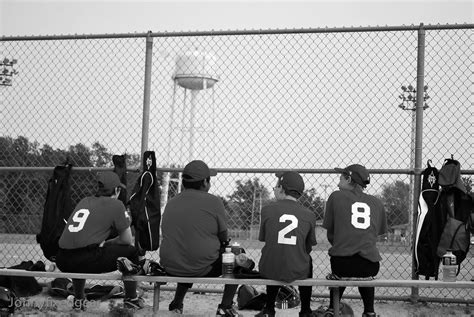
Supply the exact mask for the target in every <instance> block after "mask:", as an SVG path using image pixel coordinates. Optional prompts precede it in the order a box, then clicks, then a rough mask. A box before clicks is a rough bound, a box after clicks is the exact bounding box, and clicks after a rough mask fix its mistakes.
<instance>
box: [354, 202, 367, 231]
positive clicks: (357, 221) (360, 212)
mask: <svg viewBox="0 0 474 317" xmlns="http://www.w3.org/2000/svg"><path fill="white" fill-rule="evenodd" d="M351 212H352V216H351V224H352V225H353V226H354V227H355V228H357V229H367V228H368V227H370V206H369V205H367V204H366V203H362V202H356V203H353V204H352V207H351Z"/></svg>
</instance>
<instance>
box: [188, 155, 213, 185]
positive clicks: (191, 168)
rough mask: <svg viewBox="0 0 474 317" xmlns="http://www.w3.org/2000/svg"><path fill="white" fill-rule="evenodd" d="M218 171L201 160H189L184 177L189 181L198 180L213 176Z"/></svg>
mask: <svg viewBox="0 0 474 317" xmlns="http://www.w3.org/2000/svg"><path fill="white" fill-rule="evenodd" d="M216 175H217V171H216V170H213V169H210V168H209V166H207V164H206V163H204V162H203V161H201V160H194V161H191V162H189V163H188V164H187V165H186V166H185V167H184V169H183V178H184V180H186V181H187V182H198V181H201V180H203V179H206V178H208V177H211V176H216Z"/></svg>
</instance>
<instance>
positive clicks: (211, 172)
mask: <svg viewBox="0 0 474 317" xmlns="http://www.w3.org/2000/svg"><path fill="white" fill-rule="evenodd" d="M216 175H217V171H216V170H215V169H212V168H210V169H209V176H216Z"/></svg>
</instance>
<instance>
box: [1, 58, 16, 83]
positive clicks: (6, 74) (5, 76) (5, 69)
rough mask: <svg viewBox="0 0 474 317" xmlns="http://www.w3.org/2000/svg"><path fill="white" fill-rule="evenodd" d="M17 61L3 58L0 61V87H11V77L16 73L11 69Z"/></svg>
mask: <svg viewBox="0 0 474 317" xmlns="http://www.w3.org/2000/svg"><path fill="white" fill-rule="evenodd" d="M17 62H18V61H17V60H16V59H11V60H9V59H8V58H6V57H5V58H4V59H3V60H1V61H0V69H1V70H0V86H11V85H12V79H13V75H17V74H18V71H17V70H16V69H14V68H13V65H15V64H16V63H17Z"/></svg>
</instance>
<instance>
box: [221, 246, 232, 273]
mask: <svg viewBox="0 0 474 317" xmlns="http://www.w3.org/2000/svg"><path fill="white" fill-rule="evenodd" d="M231 250H232V249H231V248H230V247H227V248H225V252H224V253H223V254H222V277H234V266H235V254H234V253H232V251H231Z"/></svg>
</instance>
